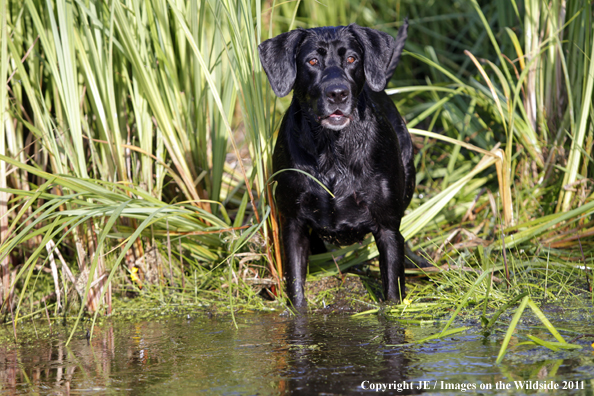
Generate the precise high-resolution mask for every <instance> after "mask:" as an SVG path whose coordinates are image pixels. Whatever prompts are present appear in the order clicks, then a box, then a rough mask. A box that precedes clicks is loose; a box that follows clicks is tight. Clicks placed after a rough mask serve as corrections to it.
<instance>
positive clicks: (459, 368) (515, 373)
mask: <svg viewBox="0 0 594 396" xmlns="http://www.w3.org/2000/svg"><path fill="white" fill-rule="evenodd" d="M237 325H238V328H237V329H236V328H235V326H234V325H233V321H232V318H230V317H228V316H225V317H214V318H207V317H205V316H199V315H197V316H196V317H190V318H188V317H179V318H169V319H167V320H157V319H155V320H137V321H124V320H117V321H111V322H109V321H108V322H105V323H103V324H102V325H100V326H98V327H96V328H95V332H94V337H93V339H92V340H90V342H89V341H88V340H87V339H86V337H85V335H86V329H82V330H81V331H80V332H78V333H77V334H76V337H75V338H74V339H73V341H72V342H71V343H70V345H69V346H65V341H66V339H67V337H68V335H69V332H68V330H69V329H68V328H66V327H58V326H56V325H54V327H53V329H52V330H53V333H52V332H51V331H50V329H49V328H47V325H46V328H43V327H42V326H40V324H37V326H36V327H35V328H34V327H33V326H31V330H30V333H29V329H27V328H26V327H24V329H25V330H23V331H21V332H20V333H19V342H18V344H15V343H14V341H10V333H8V330H6V328H4V329H5V331H4V333H2V337H3V340H4V341H2V342H0V386H1V387H2V391H1V392H0V393H1V394H2V395H5V394H6V395H17V394H25V393H27V394H40V395H50V394H51V395H70V394H81V393H85V394H89V393H90V394H101V395H103V394H130V395H186V394H187V395H194V394H196V393H201V394H213V395H218V394H250V395H251V394H263V395H267V394H274V395H290V394H340V395H348V394H358V393H363V392H370V390H367V391H366V390H365V389H364V388H371V387H372V386H373V385H375V384H386V385H388V386H389V385H390V384H393V386H396V385H398V384H400V385H401V384H407V385H409V386H410V385H415V386H418V383H419V381H436V383H440V381H444V382H445V383H447V384H451V385H456V384H463V383H467V384H468V383H474V384H476V385H477V386H478V385H480V384H496V383H497V382H498V381H502V382H506V383H510V382H513V381H514V380H547V381H549V380H554V381H557V382H559V383H561V381H564V380H566V381H584V384H585V385H584V386H585V389H583V390H579V391H573V394H579V395H592V387H593V383H592V378H594V354H592V351H591V350H587V349H586V348H584V350H583V351H579V352H576V351H569V352H563V353H562V354H559V353H553V352H550V353H549V352H546V351H545V352H544V353H543V352H542V348H541V349H535V350H538V351H539V352H538V353H539V355H535V353H534V352H530V351H523V352H517V353H514V354H513V355H510V356H509V358H507V357H506V363H505V364H503V365H499V366H496V365H494V364H493V362H494V360H495V357H496V355H497V352H498V348H499V344H498V342H497V341H496V339H495V338H494V339H493V340H491V341H486V340H485V339H484V337H483V336H482V335H481V334H476V333H475V334H470V335H465V336H458V337H455V338H448V339H445V340H440V341H436V342H434V343H427V344H423V345H422V346H414V347H410V346H407V347H402V346H399V347H393V346H391V345H401V344H406V343H409V342H411V341H413V340H415V339H419V338H421V337H424V336H427V335H429V334H432V333H434V332H436V331H437V329H436V328H420V327H405V326H402V325H400V324H398V323H394V322H390V321H386V320H384V319H382V318H376V317H368V318H362V319H358V318H352V317H348V316H336V315H334V316H323V315H311V316H302V317H298V318H293V317H286V316H280V315H278V314H253V315H245V316H242V317H238V318H237ZM33 329H34V330H33ZM585 342H586V341H584V343H585ZM584 345H585V346H586V344H584ZM365 381H367V382H365ZM362 384H363V387H362ZM493 390H494V389H493ZM431 391H437V392H438V393H441V394H459V391H458V392H449V391H447V390H444V389H439V388H438V389H435V390H431ZM419 392H420V391H419V390H418V389H412V390H411V389H406V390H404V391H402V392H400V393H398V392H394V391H392V392H389V391H388V392H386V393H384V394H411V393H419ZM486 393H489V392H486ZM490 393H491V394H495V393H497V392H494V391H493V392H490ZM531 393H534V392H533V391H525V392H517V391H515V392H512V393H511V394H531ZM549 393H551V392H549ZM558 393H564V394H565V393H566V391H563V392H558Z"/></svg>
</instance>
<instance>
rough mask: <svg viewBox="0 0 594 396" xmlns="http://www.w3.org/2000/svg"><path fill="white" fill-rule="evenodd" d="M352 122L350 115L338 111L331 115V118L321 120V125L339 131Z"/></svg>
mask: <svg viewBox="0 0 594 396" xmlns="http://www.w3.org/2000/svg"><path fill="white" fill-rule="evenodd" d="M350 122H351V117H350V115H347V114H344V113H343V112H342V111H340V110H336V111H335V112H334V113H332V114H330V115H329V116H326V117H323V118H321V119H320V124H322V125H323V126H325V127H326V128H328V129H334V130H339V129H342V128H344V127H346V126H347V125H349V123H350Z"/></svg>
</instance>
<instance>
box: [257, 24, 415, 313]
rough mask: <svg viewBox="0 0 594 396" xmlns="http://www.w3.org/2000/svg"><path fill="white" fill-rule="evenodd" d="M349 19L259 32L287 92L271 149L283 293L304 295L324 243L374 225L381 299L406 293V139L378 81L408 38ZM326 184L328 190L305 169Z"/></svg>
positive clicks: (409, 158) (297, 299) (266, 60)
mask: <svg viewBox="0 0 594 396" xmlns="http://www.w3.org/2000/svg"><path fill="white" fill-rule="evenodd" d="M407 27H408V23H407V22H406V21H405V22H404V24H403V26H402V27H401V28H400V30H399V31H398V37H397V38H396V40H394V39H393V38H392V37H391V36H390V35H388V34H386V33H383V32H379V31H377V30H374V29H370V28H363V27H360V26H357V25H355V24H352V25H349V26H337V27H321V28H314V29H306V30H304V29H297V30H293V31H291V32H288V33H283V34H280V35H278V36H277V37H274V38H272V39H269V40H266V41H264V42H263V43H261V44H260V46H259V47H258V49H259V53H260V61H261V62H262V66H263V67H264V71H265V72H266V74H267V76H268V80H269V81H270V85H271V86H272V89H273V91H274V93H275V94H276V95H277V96H279V97H283V96H285V95H287V94H289V92H290V91H291V90H293V100H292V102H291V106H290V107H289V109H288V111H287V113H286V114H285V116H284V118H283V120H282V124H281V127H280V131H279V134H278V139H277V142H276V146H275V149H274V155H273V168H274V172H278V171H280V170H283V169H287V170H286V171H284V172H281V173H279V174H278V175H277V176H275V180H276V181H277V182H278V185H277V188H276V201H277V205H278V210H279V213H280V219H281V237H282V242H283V247H284V262H285V269H286V270H285V271H286V273H285V276H286V281H287V291H288V295H289V298H290V299H291V302H292V303H293V305H294V306H295V307H297V308H303V307H305V306H306V305H307V301H306V299H305V296H304V292H303V285H304V282H305V277H306V274H307V258H308V255H309V254H310V251H311V252H312V253H314V254H315V253H321V252H324V251H325V246H324V243H323V241H322V239H323V240H326V241H328V242H331V243H333V244H335V245H350V244H353V243H355V242H359V241H361V240H362V239H363V238H364V237H365V236H366V234H368V233H370V232H371V233H373V236H374V237H375V242H376V244H377V248H378V250H379V263H380V270H381V277H382V283H383V288H384V297H385V298H386V299H387V300H392V301H400V300H401V299H402V298H403V297H404V293H405V290H404V238H403V237H402V235H401V234H400V230H399V229H400V220H401V218H402V216H403V214H404V210H405V209H406V207H407V206H408V205H409V203H410V200H411V197H412V194H413V190H414V188H415V168H414V163H413V146H412V141H411V138H410V134H409V133H408V130H407V129H406V125H405V124H404V121H403V119H402V117H401V116H400V114H399V113H398V110H397V109H396V106H395V105H394V103H393V102H392V100H391V99H390V98H389V97H388V95H387V94H386V93H385V92H384V88H385V86H386V84H387V82H388V80H389V79H390V77H391V76H392V73H393V72H394V69H395V68H396V64H397V63H398V60H399V58H400V54H401V53H402V49H403V47H404V42H405V40H406V36H407ZM293 169H298V170H301V171H303V172H305V173H307V174H309V175H311V176H313V177H314V178H316V179H317V180H318V181H320V182H321V183H322V184H324V185H325V186H326V187H327V188H328V189H329V190H330V191H331V192H332V194H333V196H332V195H331V194H329V193H328V192H327V191H325V190H324V188H323V187H322V186H320V184H319V183H318V182H317V181H316V180H314V179H312V178H311V177H310V176H308V175H306V174H304V173H301V172H296V171H294V170H293Z"/></svg>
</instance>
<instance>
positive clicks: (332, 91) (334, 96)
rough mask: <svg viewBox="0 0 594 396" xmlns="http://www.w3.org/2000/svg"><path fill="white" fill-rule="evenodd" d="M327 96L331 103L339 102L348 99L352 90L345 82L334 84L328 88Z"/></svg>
mask: <svg viewBox="0 0 594 396" xmlns="http://www.w3.org/2000/svg"><path fill="white" fill-rule="evenodd" d="M325 92H326V97H327V98H328V101H329V102H330V103H334V104H338V103H342V102H344V101H346V100H347V98H348V97H349V94H350V91H349V87H347V86H346V85H344V84H333V85H330V86H328V87H327V88H326V90H325Z"/></svg>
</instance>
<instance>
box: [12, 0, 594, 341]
mask: <svg viewBox="0 0 594 396" xmlns="http://www.w3.org/2000/svg"><path fill="white" fill-rule="evenodd" d="M331 3H332V4H331V5H330V4H327V3H326V2H318V1H310V0H307V1H301V0H296V1H278V2H277V1H274V0H266V1H263V2H260V1H248V0H236V1H229V0H212V1H211V0H189V1H181V0H147V1H137V0H122V1H119V0H118V1H113V0H103V1H99V0H74V1H65V0H25V1H21V0H18V1H17V0H0V19H1V20H0V40H1V42H0V80H2V81H3V83H2V84H1V86H0V114H1V115H2V119H1V122H0V242H1V245H0V264H1V267H0V277H1V282H0V295H1V300H2V305H1V311H2V312H1V313H2V315H3V318H4V321H5V322H11V323H16V322H17V320H18V318H19V317H20V318H26V317H28V316H34V315H42V316H44V317H45V316H47V317H53V316H60V315H64V316H69V317H70V316H72V317H77V318H79V317H81V315H82V314H83V313H84V312H87V313H89V314H91V315H95V316H96V315H99V314H101V315H102V314H106V313H107V314H109V313H111V312H112V301H113V299H114V298H117V299H121V298H123V297H133V296H138V295H141V296H145V297H146V298H150V299H154V300H157V301H159V302H160V303H161V304H164V303H182V304H196V305H209V304H213V303H216V302H219V303H220V304H222V305H224V306H228V307H229V308H230V309H231V310H234V309H236V308H246V307H251V308H262V307H264V306H266V305H267V304H268V303H267V300H277V301H278V300H280V301H281V302H282V301H283V299H282V285H281V281H282V262H281V260H280V257H281V255H280V246H279V236H278V223H277V221H278V220H277V218H276V213H275V209H274V205H273V202H274V184H272V183H270V176H271V150H272V148H273V145H274V139H275V131H277V129H278V127H279V123H280V119H281V116H282V113H283V111H284V110H285V109H286V108H287V106H288V104H289V102H288V99H278V98H276V97H275V96H274V94H273V93H272V91H271V89H270V87H269V85H268V83H267V80H266V77H265V75H264V72H263V70H262V68H261V66H260V63H259V58H258V54H257V45H258V43H259V42H260V41H261V40H263V39H266V38H268V37H272V36H274V35H276V34H279V33H281V32H284V31H287V30H289V29H292V28H296V27H304V28H307V27H313V26H321V25H344V24H348V23H358V24H360V25H363V26H370V27H375V28H377V29H381V30H383V31H386V32H388V33H391V34H392V35H395V33H396V31H397V29H398V27H399V25H400V23H401V21H402V20H403V19H404V17H406V16H408V18H409V21H410V27H409V40H408V42H407V43H406V47H405V48H406V51H405V54H404V55H403V58H402V60H401V64H400V65H399V67H398V69H397V71H396V73H395V76H394V78H393V79H392V81H391V83H390V84H389V86H388V88H387V92H388V93H389V94H391V95H393V98H394V100H395V102H396V104H397V106H398V107H399V109H400V111H401V113H402V114H403V116H404V117H405V118H406V120H407V122H408V127H409V129H410V131H411V133H412V134H413V139H414V143H415V146H416V151H417V152H416V157H415V165H416V168H417V190H416V195H415V197H414V198H413V202H412V204H411V206H410V208H409V210H408V212H407V214H406V217H405V218H404V219H403V224H402V232H403V235H404V236H405V239H407V241H408V244H409V247H410V248H411V251H412V252H414V254H416V255H418V256H421V257H425V259H427V260H429V261H430V262H431V263H432V264H434V266H433V268H429V269H427V270H425V271H421V270H407V272H408V273H409V275H411V276H412V275H415V274H416V275H423V277H427V276H428V277H429V279H430V281H429V282H427V281H419V282H417V281H416V280H414V279H413V278H409V280H410V281H411V283H409V285H408V288H409V296H408V299H407V300H406V301H405V304H404V305H403V306H402V307H395V308H394V309H391V310H389V312H387V313H388V314H391V315H397V316H398V317H401V318H405V319H406V320H421V319H423V318H427V319H430V320H433V319H436V318H438V317H443V318H445V319H446V320H447V318H448V317H449V315H451V313H450V312H449V311H450V310H452V309H454V307H456V308H457V309H456V311H455V314H454V315H457V314H458V312H459V311H460V309H461V308H463V307H464V308H469V307H472V310H473V311H474V312H476V313H477V315H479V316H480V317H482V318H483V320H484V321H485V323H484V325H485V326H487V327H488V326H491V325H492V323H490V322H489V318H487V317H486V313H487V312H489V313H490V312H497V310H499V311H501V309H508V308H509V309H511V308H510V307H515V305H517V304H519V302H520V301H522V304H523V305H521V309H522V310H523V309H524V307H526V305H527V304H528V305H529V306H530V307H531V308H533V309H535V308H536V309H538V308H537V307H536V305H535V304H534V301H542V300H547V301H549V302H553V303H554V302H558V303H559V304H568V303H570V302H571V304H573V305H575V303H576V302H578V301H586V303H588V300H589V304H590V306H591V303H592V298H594V297H593V294H592V283H593V282H594V278H593V276H592V271H591V270H589V269H588V268H592V254H593V253H594V217H593V213H594V200H593V199H592V193H593V191H594V190H593V188H594V184H593V183H592V174H593V173H594V161H592V145H593V144H594V123H593V119H594V108H593V107H592V91H593V89H594V61H592V58H593V57H594V35H593V30H592V28H593V20H592V18H593V9H592V8H593V6H592V4H590V2H585V1H583V0H553V1H543V0H525V1H523V2H522V1H515V0H490V1H477V0H453V1H448V2H434V3H432V4H431V5H427V2H419V1H417V0H405V1H401V0H388V1H385V0H384V1H367V2H360V1H354V0H334V1H332V2H331ZM4 82H6V83H4ZM376 256H377V249H376V247H375V245H374V243H373V240H372V238H371V237H370V238H369V239H368V240H366V241H365V242H364V243H363V244H360V245H354V246H349V247H336V248H335V249H331V252H329V253H326V254H322V255H317V256H312V257H311V260H310V262H311V265H310V277H311V278H315V277H318V276H327V275H338V276H340V277H342V279H344V276H346V271H348V270H352V269H354V270H355V273H357V274H358V276H359V277H360V278H361V280H362V281H363V284H364V285H365V286H366V287H367V288H368V290H369V293H368V298H369V301H367V303H369V304H372V305H373V304H374V303H376V302H378V301H379V300H381V295H376V294H375V293H374V292H373V290H374V288H373V285H372V283H373V282H372V280H373V279H374V278H377V274H378V271H377V263H375V262H374V259H375V258H376ZM418 260H419V258H417V261H418ZM323 301H324V302H323V304H324V305H325V304H326V301H325V300H323ZM275 304H276V303H275ZM519 312H520V313H521V311H519ZM535 312H536V311H535ZM499 313H501V312H499ZM497 316H498V315H497ZM451 317H452V319H453V318H454V317H455V316H451ZM491 318H493V316H492V317H491ZM493 320H496V318H495V319H493ZM449 323H451V320H450V322H448V324H447V326H446V327H448V326H449ZM445 330H446V329H445V328H444V331H445ZM533 341H534V340H533ZM534 342H536V341H534Z"/></svg>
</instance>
